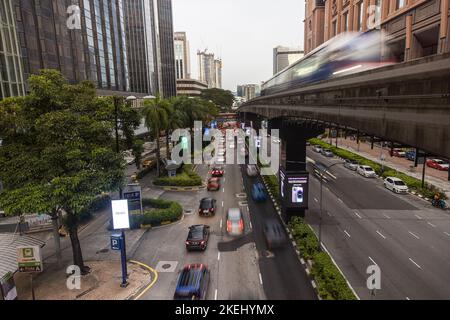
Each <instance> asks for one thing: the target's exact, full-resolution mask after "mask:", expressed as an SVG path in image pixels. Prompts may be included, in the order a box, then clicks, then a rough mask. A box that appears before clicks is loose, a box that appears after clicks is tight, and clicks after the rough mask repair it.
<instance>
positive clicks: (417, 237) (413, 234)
mask: <svg viewBox="0 0 450 320" xmlns="http://www.w3.org/2000/svg"><path fill="white" fill-rule="evenodd" d="M408 233H409V234H410V235H412V236H413V237H414V238H416V239H418V240H420V238H419V236H418V235H417V234H415V233H412V232H411V231H408Z"/></svg>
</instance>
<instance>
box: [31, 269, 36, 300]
mask: <svg viewBox="0 0 450 320" xmlns="http://www.w3.org/2000/svg"><path fill="white" fill-rule="evenodd" d="M30 285H31V296H32V298H33V301H34V300H36V296H35V294H34V285H33V274H32V273H30Z"/></svg>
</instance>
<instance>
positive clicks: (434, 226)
mask: <svg viewBox="0 0 450 320" xmlns="http://www.w3.org/2000/svg"><path fill="white" fill-rule="evenodd" d="M427 223H428V224H429V225H430V226H432V227H433V228H436V225H434V224H432V223H431V222H427Z"/></svg>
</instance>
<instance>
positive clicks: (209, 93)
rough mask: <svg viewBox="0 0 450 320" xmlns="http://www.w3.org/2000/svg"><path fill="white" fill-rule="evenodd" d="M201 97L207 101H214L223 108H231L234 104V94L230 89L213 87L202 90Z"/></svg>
mask: <svg viewBox="0 0 450 320" xmlns="http://www.w3.org/2000/svg"><path fill="white" fill-rule="evenodd" d="M200 97H201V98H202V99H203V100H206V101H212V102H213V103H215V104H216V105H217V106H219V107H220V108H221V109H223V110H229V109H231V107H232V106H233V102H234V95H233V93H232V92H231V91H229V90H223V89H218V88H211V89H205V90H202V93H201V95H200Z"/></svg>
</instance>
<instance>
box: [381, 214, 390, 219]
mask: <svg viewBox="0 0 450 320" xmlns="http://www.w3.org/2000/svg"><path fill="white" fill-rule="evenodd" d="M383 216H384V217H385V218H387V219H390V218H391V217H389V216H388V215H387V214H386V213H383Z"/></svg>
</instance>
